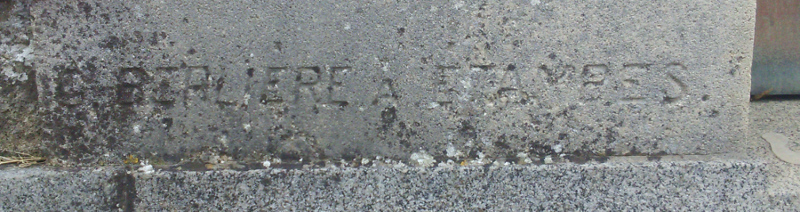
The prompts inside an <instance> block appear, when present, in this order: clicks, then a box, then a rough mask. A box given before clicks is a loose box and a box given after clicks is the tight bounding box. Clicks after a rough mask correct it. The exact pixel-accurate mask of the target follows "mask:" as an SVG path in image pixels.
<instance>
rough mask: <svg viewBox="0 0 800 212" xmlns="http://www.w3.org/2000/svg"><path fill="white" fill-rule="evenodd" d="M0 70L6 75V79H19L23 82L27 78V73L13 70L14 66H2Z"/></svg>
mask: <svg viewBox="0 0 800 212" xmlns="http://www.w3.org/2000/svg"><path fill="white" fill-rule="evenodd" d="M2 72H3V75H6V77H8V79H11V80H16V81H20V82H24V81H26V80H28V74H26V73H24V72H23V73H17V72H14V68H13V67H11V66H6V67H3V71H2ZM12 83H13V82H12Z"/></svg>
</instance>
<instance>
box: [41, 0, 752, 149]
mask: <svg viewBox="0 0 800 212" xmlns="http://www.w3.org/2000/svg"><path fill="white" fill-rule="evenodd" d="M675 5H684V6H681V7H676V6H675ZM754 8H755V2H754V1H751V0H726V1H720V2H697V1H682V0H672V1H660V2H651V1H625V2H620V1H605V2H585V1H538V0H537V1H502V2H500V1H484V2H470V3H465V2H427V3H421V2H417V1H391V2H362V1H348V2H339V1H323V2H282V1H259V2H247V3H244V2H235V1H232V2H217V1H138V2H132V1H81V2H73V1H69V2H66V3H64V2H61V1H46V2H39V3H38V4H36V5H35V6H34V7H33V8H32V15H33V16H34V17H35V23H34V26H35V30H34V35H35V39H34V46H35V49H36V55H37V66H36V67H35V70H36V74H37V75H36V80H37V83H38V86H39V91H40V92H39V100H40V101H41V104H42V107H43V109H42V110H43V111H46V115H45V117H44V121H45V123H46V125H45V129H44V131H45V132H46V135H45V137H46V138H45V140H44V141H45V143H46V148H47V149H48V150H49V151H50V153H51V154H52V155H54V156H56V157H59V158H62V159H67V161H71V162H79V163H97V162H98V161H100V162H103V161H109V162H120V160H122V159H123V158H124V157H125V156H127V155H129V154H136V155H139V156H140V157H145V158H150V159H152V160H155V161H166V162H177V161H180V160H181V159H186V158H190V157H194V156H196V155H203V154H219V155H226V156H228V157H231V158H233V159H234V160H239V161H261V160H263V159H264V158H265V157H267V156H269V155H272V156H274V157H279V158H283V159H284V160H299V159H301V158H305V159H307V160H310V159H326V158H330V159H334V160H336V159H339V158H343V159H348V160H349V159H352V158H356V157H361V156H363V157H372V156H377V155H381V156H386V157H390V158H394V159H402V160H408V159H409V158H410V156H411V154H412V153H417V152H419V153H420V155H431V156H433V157H434V158H443V157H448V156H447V152H448V149H450V150H453V151H451V152H452V153H453V154H451V156H452V157H448V158H452V159H461V158H465V157H473V158H475V157H479V156H480V155H485V156H486V157H514V156H515V155H517V154H519V153H527V154H530V155H540V156H541V155H551V154H556V153H558V152H564V153H568V154H583V155H600V156H602V155H642V154H712V153H725V152H730V151H732V146H734V145H736V144H738V143H739V142H742V141H743V140H744V138H745V132H746V130H745V126H746V119H745V114H746V112H747V106H746V104H747V94H748V88H749V86H750V85H749V77H750V74H749V68H750V61H751V55H752V38H753V37H752V36H753V25H754V12H755V10H754ZM426 157H427V156H426Z"/></svg>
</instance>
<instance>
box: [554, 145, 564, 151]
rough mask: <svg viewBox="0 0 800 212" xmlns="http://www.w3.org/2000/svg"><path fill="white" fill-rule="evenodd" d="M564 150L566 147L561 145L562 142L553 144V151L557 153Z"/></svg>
mask: <svg viewBox="0 0 800 212" xmlns="http://www.w3.org/2000/svg"><path fill="white" fill-rule="evenodd" d="M563 150H564V148H563V147H562V146H561V144H559V145H555V146H553V151H555V152H556V153H561V151H563Z"/></svg>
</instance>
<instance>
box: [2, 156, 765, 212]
mask: <svg viewBox="0 0 800 212" xmlns="http://www.w3.org/2000/svg"><path fill="white" fill-rule="evenodd" d="M766 167H767V166H766V165H765V164H763V163H759V162H746V161H738V162H648V163H621V164H586V165H575V164H561V165H558V166H551V165H544V166H524V167H522V166H505V167H485V168H484V167H455V168H436V169H420V168H409V167H395V168H392V167H370V168H346V169H340V168H334V167H329V168H326V169H313V170H286V169H262V170H253V171H246V172H240V171H213V172H192V171H184V172H155V173H150V174H145V173H141V172H135V173H134V174H124V172H123V173H120V172H115V171H110V170H98V171H77V172H59V171H49V170H41V169H11V170H3V171H2V172H0V179H2V180H0V188H4V191H5V192H4V195H2V196H0V198H2V199H1V200H3V201H0V209H2V210H10V211H15V210H20V209H24V210H72V209H77V208H83V209H87V210H92V208H90V207H98V208H103V207H105V208H113V207H117V208H121V209H125V210H131V209H136V210H137V211H152V210H211V211H217V210H225V211H231V210H233V211H238V210H266V211H273V210H281V211H284V210H300V211H307V210H325V211H343V210H390V211H397V210H454V209H455V210H457V209H461V210H466V211H475V210H489V211H509V210H513V211H520V210H522V211H527V210H534V211H536V210H609V211H620V210H636V211H642V210H661V211H684V210H711V211H719V210H726V209H727V210H733V211H764V210H768V209H770V207H772V205H770V204H771V202H770V200H769V198H768V196H767V192H766V188H767V185H766V184H765V182H766V174H765V173H768V171H769V170H767V169H766ZM134 181H135V182H134ZM120 182H124V183H120ZM20 183H22V184H25V185H28V186H20ZM120 185H125V186H120ZM115 189H116V190H115ZM32 190H33V191H38V192H31V191H32ZM125 195H129V196H125ZM119 197H124V198H119ZM104 198H105V199H104ZM108 200H110V201H108ZM75 202H80V203H83V205H79V206H78V205H73V203H75Z"/></svg>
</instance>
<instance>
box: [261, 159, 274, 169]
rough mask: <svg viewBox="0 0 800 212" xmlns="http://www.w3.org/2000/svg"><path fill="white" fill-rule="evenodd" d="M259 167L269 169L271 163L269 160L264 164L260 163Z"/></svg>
mask: <svg viewBox="0 0 800 212" xmlns="http://www.w3.org/2000/svg"><path fill="white" fill-rule="evenodd" d="M261 165H262V166H264V168H269V166H271V165H272V162H270V161H269V160H264V162H262V163H261Z"/></svg>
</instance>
